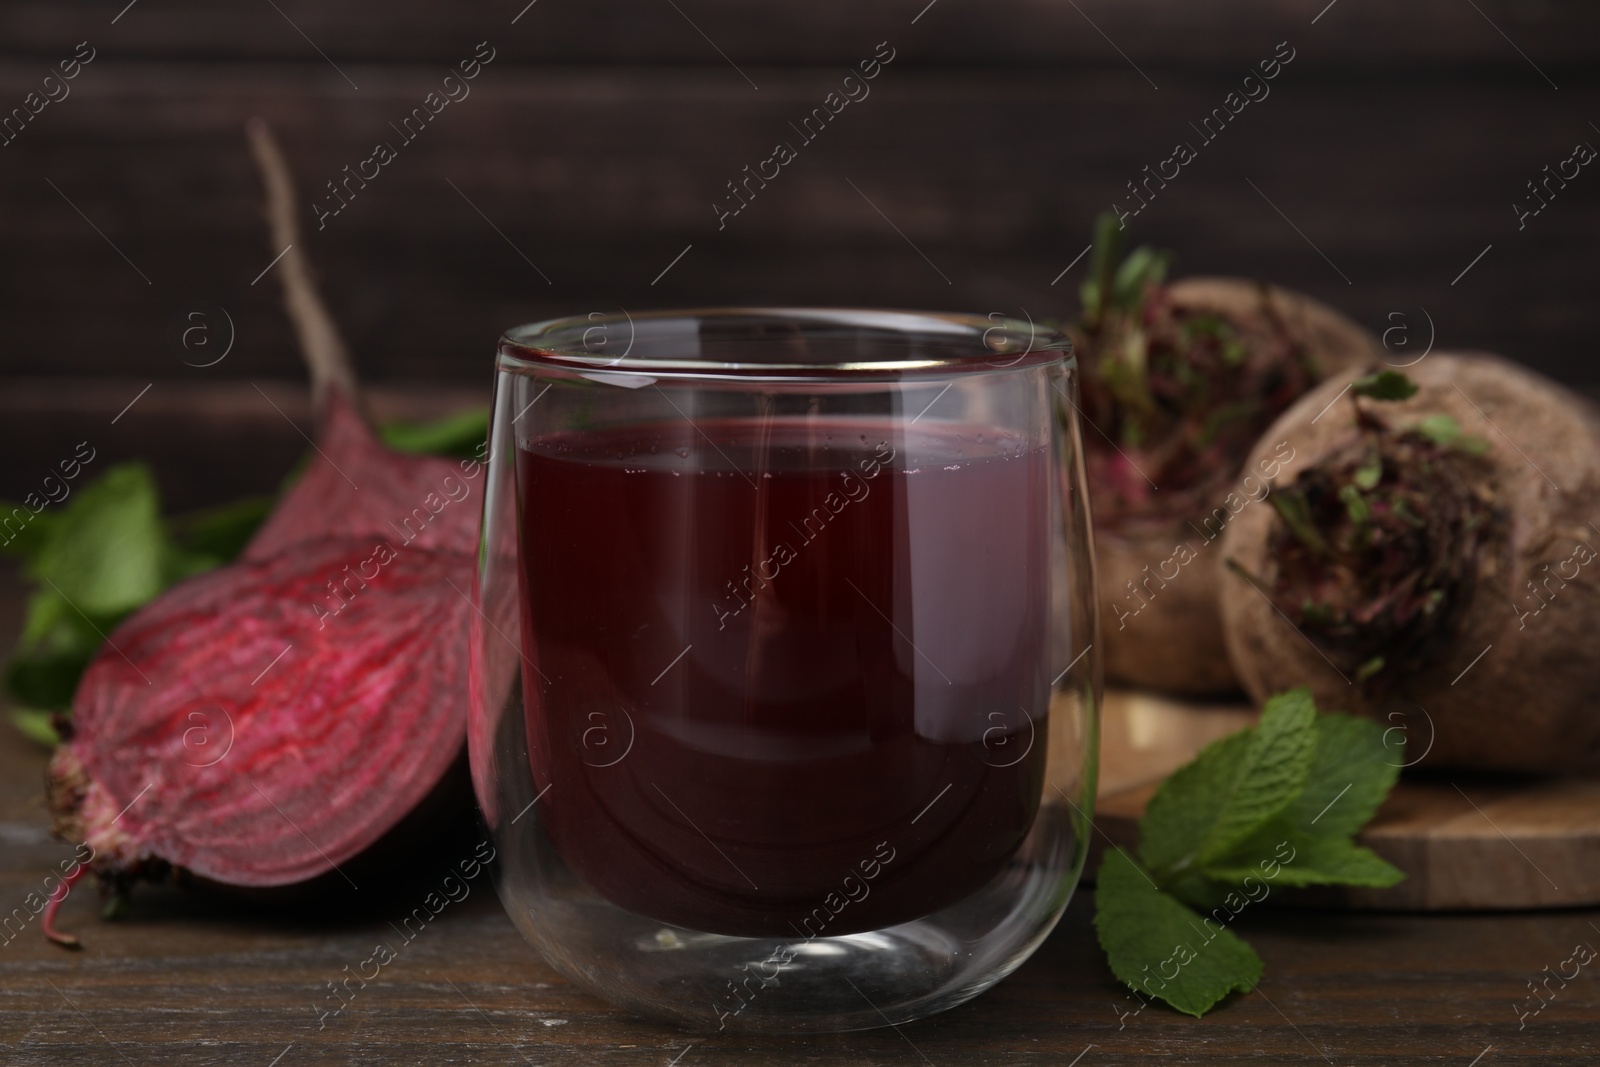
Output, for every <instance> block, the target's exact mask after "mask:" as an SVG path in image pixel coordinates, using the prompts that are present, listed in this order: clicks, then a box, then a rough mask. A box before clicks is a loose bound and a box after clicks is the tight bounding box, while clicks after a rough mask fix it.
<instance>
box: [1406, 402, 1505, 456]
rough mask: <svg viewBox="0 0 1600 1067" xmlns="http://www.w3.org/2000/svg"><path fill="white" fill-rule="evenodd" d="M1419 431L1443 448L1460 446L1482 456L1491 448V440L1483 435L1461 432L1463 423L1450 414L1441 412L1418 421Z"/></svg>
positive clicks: (1461, 448) (1464, 450) (1462, 449)
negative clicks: (1482, 436)
mask: <svg viewBox="0 0 1600 1067" xmlns="http://www.w3.org/2000/svg"><path fill="white" fill-rule="evenodd" d="M1417 431H1418V432H1419V433H1421V434H1422V435H1423V436H1424V437H1426V438H1428V439H1429V440H1431V441H1432V442H1433V443H1434V444H1436V445H1439V446H1440V447H1441V448H1459V449H1460V450H1461V451H1463V452H1470V453H1472V454H1473V455H1475V456H1481V455H1483V453H1485V452H1487V451H1488V450H1489V442H1488V441H1486V440H1484V439H1483V438H1481V437H1477V436H1474V435H1471V434H1464V433H1462V432H1461V424H1460V423H1458V422H1456V420H1455V419H1453V418H1451V417H1450V416H1449V415H1446V414H1444V413H1443V412H1439V413H1438V414H1434V415H1429V416H1428V417H1427V418H1425V419H1423V420H1422V421H1421V422H1419V423H1417Z"/></svg>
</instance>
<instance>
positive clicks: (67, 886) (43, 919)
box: [39, 865, 89, 948]
mask: <svg viewBox="0 0 1600 1067" xmlns="http://www.w3.org/2000/svg"><path fill="white" fill-rule="evenodd" d="M88 873H89V868H88V867H85V866H82V865H79V867H78V869H77V870H75V871H73V872H72V873H71V874H69V875H67V877H66V878H65V879H64V880H63V881H62V883H61V888H60V889H59V890H57V891H56V892H55V893H52V894H51V895H50V900H49V902H48V903H47V904H45V907H44V914H43V915H41V916H40V917H39V930H40V932H41V933H43V934H44V936H45V937H47V938H49V939H50V940H51V941H54V942H55V943H56V944H58V945H60V946H62V947H63V948H82V947H83V946H82V945H80V944H79V943H78V939H77V938H76V937H74V936H72V935H71V934H68V933H63V932H62V931H60V930H58V929H56V912H58V911H60V910H61V905H62V904H63V903H64V902H65V901H66V899H67V894H68V893H70V892H72V887H73V886H75V885H77V884H78V880H79V879H81V878H82V877H83V876H84V875H86V874H88Z"/></svg>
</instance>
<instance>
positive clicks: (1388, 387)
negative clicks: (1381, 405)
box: [1350, 370, 1417, 400]
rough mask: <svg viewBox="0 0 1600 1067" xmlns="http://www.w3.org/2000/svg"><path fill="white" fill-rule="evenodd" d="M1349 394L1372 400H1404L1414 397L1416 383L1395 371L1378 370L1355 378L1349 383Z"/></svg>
mask: <svg viewBox="0 0 1600 1067" xmlns="http://www.w3.org/2000/svg"><path fill="white" fill-rule="evenodd" d="M1350 392H1351V393H1352V394H1353V395H1355V396H1366V397H1371V398H1372V399H1373V400H1405V399H1407V398H1409V397H1412V396H1415V395H1416V393H1417V383H1416V382H1414V381H1412V380H1411V379H1410V378H1408V377H1406V376H1405V375H1404V374H1401V373H1400V372H1399V371H1397V370H1380V371H1375V372H1374V373H1372V374H1369V375H1367V376H1366V377H1365V378H1357V379H1356V380H1355V381H1354V382H1352V383H1351V385H1350Z"/></svg>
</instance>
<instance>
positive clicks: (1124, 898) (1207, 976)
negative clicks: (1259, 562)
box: [1095, 689, 1405, 1016]
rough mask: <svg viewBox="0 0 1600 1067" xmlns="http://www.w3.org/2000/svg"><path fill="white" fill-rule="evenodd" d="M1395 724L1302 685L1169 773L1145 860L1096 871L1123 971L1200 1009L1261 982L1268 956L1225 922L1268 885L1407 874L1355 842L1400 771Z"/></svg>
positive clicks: (1154, 810) (1103, 936) (1115, 855)
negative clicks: (1325, 707) (1388, 740)
mask: <svg viewBox="0 0 1600 1067" xmlns="http://www.w3.org/2000/svg"><path fill="white" fill-rule="evenodd" d="M1387 732H1388V731H1385V730H1384V729H1383V727H1382V725H1381V724H1378V723H1373V722H1369V721H1367V720H1365V719H1355V718H1351V717H1349V716H1344V715H1323V716H1319V715H1318V714H1317V711H1316V707H1315V705H1314V704H1313V702H1312V699H1311V694H1310V692H1309V691H1308V690H1306V689H1296V690H1292V691H1290V692H1287V693H1280V694H1278V695H1277V696H1275V697H1273V698H1272V699H1271V700H1269V701H1267V703H1266V705H1265V706H1264V707H1263V708H1262V713H1261V721H1260V723H1259V724H1258V725H1256V726H1253V727H1249V728H1247V729H1244V730H1241V731H1239V732H1238V733H1236V734H1232V735H1230V736H1228V737H1225V738H1222V739H1221V740H1219V741H1216V742H1213V743H1212V744H1210V745H1208V746H1206V748H1205V749H1204V750H1203V751H1202V752H1201V753H1200V754H1199V755H1198V756H1196V757H1195V758H1194V759H1193V760H1192V761H1190V762H1189V763H1188V764H1186V765H1185V766H1183V767H1180V768H1179V769H1178V770H1177V771H1175V772H1174V773H1173V774H1172V775H1171V777H1169V778H1168V779H1167V780H1166V781H1165V782H1164V783H1162V785H1161V787H1160V788H1159V789H1157V791H1156V794H1155V796H1153V797H1152V798H1151V800H1150V803H1149V805H1148V806H1147V807H1146V809H1145V816H1144V818H1143V819H1142V820H1141V821H1140V824H1139V836H1140V855H1141V856H1142V857H1143V859H1144V863H1145V866H1144V867H1141V866H1139V865H1138V864H1137V863H1135V862H1134V861H1133V860H1132V859H1130V858H1129V857H1128V856H1127V855H1126V854H1124V853H1122V852H1121V851H1120V850H1119V851H1116V852H1111V853H1107V854H1106V858H1105V861H1104V863H1103V864H1102V865H1101V868H1100V873H1099V885H1098V886H1097V888H1096V891H1095V907H1096V914H1095V927H1096V930H1097V931H1098V933H1099V938H1100V944H1101V947H1103V948H1104V949H1105V951H1106V955H1107V957H1108V958H1109V959H1110V961H1111V967H1112V970H1113V972H1115V974H1116V975H1117V977H1118V978H1120V979H1122V980H1123V981H1124V982H1126V983H1128V984H1129V985H1130V986H1132V987H1133V988H1134V989H1135V990H1138V991H1142V992H1144V993H1147V994H1149V995H1151V996H1153V997H1157V998H1159V999H1161V1000H1164V1001H1166V1002H1167V1003H1169V1004H1171V1005H1172V1006H1173V1007H1175V1008H1177V1009H1178V1010H1180V1011H1185V1012H1188V1013H1189V1014H1191V1015H1195V1016H1199V1015H1201V1014H1203V1013H1204V1012H1205V1011H1206V1010H1208V1009H1209V1008H1211V1007H1212V1006H1213V1005H1215V1004H1216V1003H1217V1002H1218V1001H1219V1000H1221V999H1222V998H1223V997H1225V996H1227V995H1228V993H1230V992H1233V991H1236V990H1237V991H1248V990H1250V989H1253V988H1254V986H1255V983H1256V982H1257V981H1259V980H1260V977H1261V961H1260V959H1259V958H1258V957H1257V956H1256V955H1255V953H1254V952H1253V951H1251V949H1250V947H1249V945H1247V944H1245V943H1244V942H1243V941H1240V940H1239V939H1238V938H1237V937H1235V936H1234V935H1233V934H1232V933H1230V932H1229V931H1228V930H1226V929H1225V927H1226V926H1227V924H1228V923H1229V922H1230V921H1231V920H1232V919H1233V918H1234V917H1236V916H1237V915H1239V914H1240V913H1241V912H1243V911H1244V909H1245V908H1246V907H1248V906H1249V905H1250V904H1251V903H1255V902H1259V901H1263V900H1265V899H1267V897H1268V896H1270V895H1271V891H1272V889H1273V888H1277V887H1292V886H1312V885H1357V886H1369V887H1374V888H1382V887H1386V886H1391V885H1394V884H1395V883H1396V882H1398V881H1400V880H1401V879H1402V878H1404V877H1405V875H1404V874H1403V873H1402V872H1401V871H1400V870H1398V869H1397V868H1395V867H1393V866H1392V865H1390V864H1389V863H1387V862H1386V861H1385V860H1383V859H1382V858H1381V857H1379V856H1378V855H1377V854H1376V853H1374V852H1372V851H1371V850H1370V849H1366V848H1363V847H1361V846H1360V845H1357V844H1356V843H1355V842H1354V841H1352V840H1351V835H1352V834H1354V833H1355V832H1356V831H1357V830H1359V829H1360V828H1361V827H1362V826H1363V825H1364V824H1365V823H1366V822H1367V820H1369V819H1370V818H1371V817H1372V815H1373V814H1374V813H1375V812H1376V811H1377V809H1378V806H1379V805H1380V804H1381V803H1382V802H1383V799H1384V797H1385V796H1386V795H1387V794H1388V792H1389V789H1390V787H1391V786H1393V785H1394V782H1395V780H1396V777H1397V776H1398V774H1399V766H1400V763H1401V762H1402V761H1401V760H1398V759H1395V758H1394V757H1395V750H1394V749H1392V748H1390V747H1388V746H1387V745H1386V744H1385V737H1386V734H1387ZM1186 905H1192V906H1194V907H1199V908H1203V909H1205V910H1206V911H1207V913H1208V914H1206V915H1205V916H1200V915H1197V914H1196V913H1195V912H1194V911H1192V910H1191V908H1190V907H1189V906H1186ZM1185 929H1187V930H1189V931H1191V932H1192V933H1193V935H1194V936H1193V939H1190V938H1189V936H1188V935H1187V934H1186V933H1185Z"/></svg>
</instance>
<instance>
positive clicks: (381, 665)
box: [50, 125, 483, 940]
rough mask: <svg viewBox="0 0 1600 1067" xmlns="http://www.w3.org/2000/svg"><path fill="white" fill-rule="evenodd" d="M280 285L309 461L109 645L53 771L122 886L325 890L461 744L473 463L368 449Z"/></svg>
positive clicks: (290, 269) (313, 308) (273, 170)
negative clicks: (171, 878) (234, 551)
mask: <svg viewBox="0 0 1600 1067" xmlns="http://www.w3.org/2000/svg"><path fill="white" fill-rule="evenodd" d="M251 138H252V142H253V148H254V149H255V151H256V155H257V158H258V160H259V161H260V162H261V164H262V167H263V169H264V171H265V174H266V178H267V186H268V192H269V215H270V216H271V218H272V221H273V224H274V235H273V236H274V246H275V247H283V245H285V244H289V245H295V242H296V241H297V239H298V238H297V235H296V234H295V232H294V226H293V217H294V216H293V202H292V195H291V191H290V188H289V181H288V176H287V170H286V168H285V167H284V165H283V162H282V158H281V156H280V155H279V154H278V151H277V148H276V145H274V144H273V143H272V142H271V137H270V134H268V133H267V132H266V130H265V129H264V127H261V126H259V125H256V126H253V127H252V129H251ZM280 270H281V272H282V277H283V280H284V287H285V294H286V297H287V303H288V305H289V311H290V316H291V318H292V319H293V320H294V322H295V326H296V329H297V331H298V332H299V334H300V336H301V340H302V345H303V351H304V355H305V357H306V360H307V362H308V364H309V365H310V367H311V377H312V391H313V396H314V398H315V400H316V403H317V407H318V409H319V420H318V421H319V426H318V435H317V436H318V445H317V448H316V456H315V457H314V459H313V460H312V462H311V464H310V465H309V467H308V469H307V470H306V472H305V474H304V475H303V476H302V477H301V479H300V480H299V482H298V483H297V484H296V485H295V487H294V488H293V489H292V490H291V491H290V492H289V493H288V494H287V495H286V496H285V497H284V499H283V500H282V501H281V502H280V504H279V506H278V508H277V509H276V511H275V512H274V514H273V515H272V517H271V518H270V519H268V521H267V522H266V523H265V524H264V525H263V526H262V528H261V529H260V531H258V533H257V535H256V537H255V538H254V539H253V540H252V542H251V543H250V545H249V546H248V547H247V548H246V549H245V552H244V553H243V555H242V557H241V558H240V560H239V562H237V563H235V564H233V565H232V566H230V567H226V568H223V569H221V570H217V571H213V572H211V573H209V574H205V575H202V576H200V577H197V578H194V579H191V580H190V581H187V582H184V583H182V584H181V585H178V586H176V587H174V588H173V589H171V590H169V591H168V592H167V593H166V594H165V595H163V596H161V597H160V598H158V599H157V600H155V601H153V602H152V603H150V604H149V605H147V606H146V607H144V608H143V609H141V610H140V611H138V612H137V613H135V614H134V615H133V616H132V617H131V618H129V619H127V620H126V621H125V622H123V623H122V625H120V626H118V627H117V628H116V629H115V630H114V631H113V632H112V633H111V635H110V637H109V639H108V640H107V642H106V644H105V646H104V647H103V648H102V649H101V651H100V653H99V655H98V656H97V657H96V658H95V660H94V662H93V663H92V664H91V665H90V666H89V669H88V671H87V672H86V673H85V675H84V678H83V681H82V683H81V684H80V685H79V688H78V692H77V694H76V697H75V699H74V701H73V718H72V722H71V724H70V727H69V729H68V731H67V733H68V735H69V739H68V740H67V742H66V743H64V744H63V745H62V746H61V747H60V748H59V749H58V750H57V752H56V754H55V757H54V759H53V760H52V762H51V766H50V801H51V806H52V809H53V810H54V812H55V814H56V818H57V831H58V833H60V834H61V835H62V836H63V837H66V838H68V839H69V840H72V841H81V842H85V843H86V844H88V845H89V846H90V847H92V849H93V857H94V858H93V859H92V860H91V861H90V864H89V866H90V867H91V868H92V869H93V870H94V871H95V872H96V873H97V874H99V875H100V876H101V878H102V881H106V882H110V883H111V884H113V885H115V886H117V887H119V888H121V887H125V886H126V885H127V883H128V882H129V881H131V880H132V879H134V878H138V877H159V876H162V875H164V874H166V873H168V872H169V871H170V870H171V869H173V868H178V869H179V870H181V871H185V872H188V873H190V874H193V875H197V876H200V877H202V878H205V879H209V880H211V881H214V882H218V883H222V884H225V885H230V886H249V887H270V886H288V885H294V884H298V883H305V882H309V881H311V880H313V879H317V878H319V877H323V876H327V875H330V874H331V873H332V872H334V871H336V870H339V868H340V867H341V865H343V864H345V863H346V862H347V861H350V860H351V859H353V858H354V857H356V856H358V855H359V854H361V853H362V852H364V851H365V850H367V849H369V848H370V847H371V846H372V845H374V844H376V843H377V842H378V841H379V839H380V838H382V837H383V836H384V835H385V833H386V832H388V831H389V830H391V829H393V828H394V827H396V825H397V824H399V823H400V822H401V820H403V819H405V818H406V817H407V816H408V815H409V814H411V813H412V812H413V810H414V809H416V808H417V807H418V806H419V805H420V804H422V802H423V800H424V798H426V797H428V796H429V795H430V794H434V793H435V792H436V787H439V786H440V785H441V782H442V781H443V780H444V779H445V777H446V775H447V772H449V771H450V769H451V767H452V765H453V764H455V763H456V761H457V760H458V758H459V756H460V754H461V751H462V748H463V744H464V742H465V739H466V702H467V692H468V688H467V681H466V666H467V657H466V654H465V651H466V641H467V632H468V618H469V616H470V615H471V613H472V606H471V604H470V602H469V601H468V600H467V598H466V594H467V592H468V591H469V590H470V588H471V582H472V579H473V568H474V558H475V557H474V552H475V548H476V540H477V524H478V506H479V492H480V489H479V487H480V485H481V482H482V478H481V474H482V470H483V468H482V465H481V464H480V463H479V462H478V461H477V460H464V461H460V462H456V461H453V460H446V459H438V458H429V457H415V456H403V455H399V454H396V453H392V452H390V451H388V450H387V449H385V448H383V447H382V446H381V445H380V444H379V443H378V442H377V440H376V439H375V438H374V436H373V434H372V432H371V431H370V430H369V429H368V427H367V425H366V423H365V422H364V421H363V420H362V418H361V416H360V414H359V413H358V402H357V400H356V398H355V391H354V388H355V387H354V375H353V373H352V372H351V370H350V366H349V361H348V357H347V356H346V354H345V352H344V348H343V345H342V342H340V341H339V338H338V334H337V330H336V329H335V328H334V327H333V324H332V320H331V318H330V317H329V316H328V315H327V312H326V309H325V308H324V307H323V306H322V303H321V300H320V298H319V297H318V296H317V294H316V292H315V289H314V288H313V287H312V283H311V281H310V271H309V267H308V265H307V264H306V263H305V261H304V259H303V258H302V254H301V251H300V249H299V248H298V246H295V247H293V248H292V249H291V251H290V252H289V253H288V254H286V255H285V256H284V258H283V263H282V266H281V268H280ZM339 873H340V874H343V871H342V870H339ZM62 895H63V896H64V895H65V894H62ZM59 903H60V900H59V899H52V906H51V912H52V914H53V912H54V910H55V908H56V907H57V906H59ZM62 939H63V940H66V939H64V938H62Z"/></svg>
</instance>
